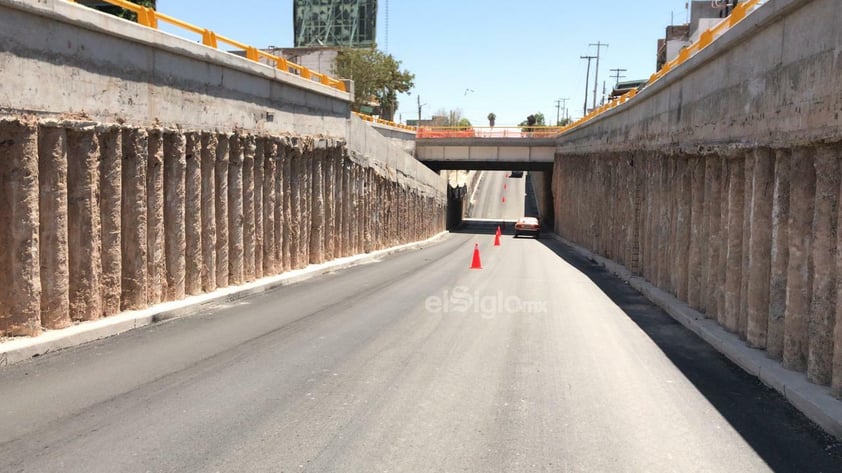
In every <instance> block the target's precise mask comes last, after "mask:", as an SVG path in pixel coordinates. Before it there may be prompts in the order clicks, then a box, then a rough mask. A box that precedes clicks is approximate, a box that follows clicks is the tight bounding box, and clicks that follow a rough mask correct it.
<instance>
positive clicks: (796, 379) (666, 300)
mask: <svg viewBox="0 0 842 473" xmlns="http://www.w3.org/2000/svg"><path fill="white" fill-rule="evenodd" d="M552 236H553V238H555V239H556V240H557V241H559V242H561V243H562V244H564V245H566V246H569V247H570V248H572V249H573V250H575V251H576V252H577V253H579V254H580V255H582V256H584V257H585V258H588V259H590V260H592V261H594V262H596V263H597V264H599V265H600V266H602V267H603V268H605V269H606V270H608V271H609V272H611V273H613V274H614V275H616V276H617V277H619V278H621V279H623V280H624V281H626V282H627V283H628V284H629V285H630V286H631V287H633V288H634V289H636V290H637V291H638V292H640V293H641V294H643V295H644V296H645V297H646V298H647V299H649V300H650V301H651V302H652V303H654V304H655V305H657V306H658V307H660V308H661V309H663V310H664V311H665V312H666V313H668V314H669V315H670V316H671V317H672V318H674V319H675V320H677V321H678V322H679V323H681V325H683V326H684V327H686V328H687V329H688V330H690V331H692V332H693V333H695V334H697V335H698V336H699V337H701V338H702V340H704V341H706V342H707V343H709V344H710V345H711V346H713V347H714V348H715V349H716V350H717V351H719V352H720V353H722V354H723V355H725V357H727V358H728V359H729V360H731V361H732V362H733V363H735V364H736V365H737V366H739V367H741V368H742V369H744V370H745V371H746V372H748V373H749V374H751V375H754V376H756V377H757V378H759V379H760V380H761V381H762V382H763V383H764V384H766V385H767V386H769V387H771V388H773V389H774V390H776V391H778V392H779V393H781V394H782V395H783V396H784V397H785V398H786V399H787V400H788V401H789V402H790V403H791V404H792V405H793V406H795V408H796V409H798V410H799V411H801V412H802V413H803V414H804V415H805V416H807V418H809V419H810V420H812V421H813V422H815V423H816V424H818V425H819V426H820V427H821V428H823V429H824V430H825V431H827V432H828V433H829V434H831V435H833V436H835V437H836V438H837V439H840V440H842V402H840V401H839V400H838V399H836V398H834V397H833V396H831V394H830V388H827V387H825V386H819V385H817V384H813V383H811V382H809V381H807V376H806V374H804V373H798V372H795V371H790V370H788V369H786V368H784V367H783V366H782V365H781V364H780V363H779V362H777V361H775V360H773V359H771V358H768V357H767V356H766V352H764V351H762V350H756V349H754V348H749V347H748V346H747V345H746V344H745V342H743V341H742V340H740V339H739V337H737V336H736V335H735V334H733V333H730V332H728V331H727V330H725V329H724V328H722V327H721V326H720V325H719V324H718V323H716V321H714V320H712V319H708V318H706V317H705V316H704V315H703V314H702V313H700V312H698V311H696V310H694V309H692V308H690V307H689V306H687V305H686V304H684V303H683V302H681V301H680V300H678V299H676V298H675V297H674V296H672V295H671V294H669V293H667V292H665V291H663V290H661V289H659V288H657V287H655V286H653V285H652V284H650V283H649V282H648V281H646V280H645V279H643V278H641V277H638V276H635V275H633V274H632V273H631V271H629V270H628V269H627V268H626V267H625V266H622V265H620V264H618V263H616V262H614V261H611V260H609V259H606V258H604V257H602V256H599V255H596V254H594V253H591V252H590V251H588V250H586V249H585V248H582V247H580V246H578V245H576V244H575V243H572V242H570V241H567V240H565V239H564V238H562V237H560V236H558V235H556V234H553V235H552Z"/></svg>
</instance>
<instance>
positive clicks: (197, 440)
mask: <svg viewBox="0 0 842 473" xmlns="http://www.w3.org/2000/svg"><path fill="white" fill-rule="evenodd" d="M488 182H489V184H488V185H489V186H492V183H491V182H492V181H491V180H489V181H488ZM501 185H502V184H501ZM493 197H494V198H495V199H498V198H499V195H494V196H493ZM494 226H495V224H493V223H484V224H483V223H476V222H474V223H470V224H469V225H468V226H467V227H466V228H464V229H463V230H461V232H460V233H454V234H451V235H449V236H448V237H446V238H445V239H444V240H443V241H441V242H439V243H436V244H433V245H431V246H429V247H427V248H424V249H421V250H417V251H411V252H406V253H402V254H399V255H394V256H391V257H388V258H386V259H384V260H383V261H380V262H378V263H373V264H368V265H363V266H358V267H355V268H352V269H348V270H344V271H340V272H337V273H333V274H330V275H327V276H324V277H321V278H318V279H313V280H309V281H306V282H303V283H299V284H296V285H293V286H288V287H284V288H280V289H278V290H275V291H273V292H271V293H267V294H264V295H261V296H258V297H254V298H250V299H247V300H243V301H241V302H239V303H235V304H232V305H230V306H227V307H220V308H216V309H213V310H208V311H207V312H206V313H203V314H200V315H197V316H193V317H187V318H181V319H176V320H172V321H169V322H165V323H160V324H157V325H154V326H151V327H148V328H144V329H138V330H135V331H132V332H129V333H127V334H123V335H120V336H117V337H112V338H110V339H106V340H101V341H98V342H94V343H90V344H87V345H83V346H80V347H77V348H75V349H70V350H65V351H63V352H58V353H53V354H49V355H46V356H43V357H40V358H36V359H33V360H30V361H27V362H24V363H20V364H17V365H13V366H8V367H5V368H2V369H0V471H2V472H4V473H5V472H17V471H27V472H217V471H219V472H301V471H309V472H334V471H335V472H373V471H390V472H422V471H442V472H444V471H447V472H462V471H465V472H519V471H524V472H526V471H529V472H532V471H552V472H555V471H572V472H589V471H593V472H615V471H619V472H626V471H627V472H642V471H647V472H673V471H675V472H695V471H700V472H701V471H705V472H707V471H709V472H731V471H733V472H754V471H804V472H808V471H827V472H831V471H842V461H840V458H839V452H838V449H839V446H838V444H836V443H834V442H833V441H832V440H831V439H829V438H828V437H827V436H825V435H824V434H823V433H821V432H820V431H819V430H818V429H816V428H815V427H814V426H813V425H812V424H810V423H809V422H808V421H806V420H805V419H804V418H803V417H802V416H801V415H800V414H798V413H797V412H796V411H795V410H794V409H793V408H791V407H790V406H789V405H788V404H787V403H786V402H785V401H783V400H782V399H781V398H780V396H778V395H777V394H776V393H775V392H774V391H771V390H769V389H767V388H765V387H763V386H762V385H760V384H759V383H758V382H757V381H756V380H755V379H754V378H752V377H750V376H748V375H746V374H745V373H744V372H742V371H741V370H739V368H736V367H734V366H733V365H731V364H730V363H729V362H728V361H727V360H726V359H724V358H723V357H722V356H720V355H718V354H717V353H716V352H714V351H713V350H712V349H711V348H710V347H709V346H707V345H706V344H705V343H703V342H702V341H700V340H699V339H698V338H696V337H695V336H694V335H692V334H691V333H689V332H687V331H686V330H684V329H683V328H682V327H681V326H680V325H678V324H677V323H675V322H673V321H672V320H671V319H670V318H669V317H668V316H667V315H665V314H664V313H663V312H661V311H660V310H658V309H657V308H655V307H653V306H652V305H651V304H649V303H648V302H647V301H646V300H645V299H644V298H642V297H641V296H640V295H639V294H637V293H636V292H634V291H633V290H631V289H630V288H629V287H628V286H626V285H625V284H623V283H622V282H619V281H617V280H616V279H614V278H612V277H611V276H609V275H608V274H606V273H605V272H604V271H602V270H601V269H599V268H597V267H595V266H594V265H592V264H591V263H590V262H588V261H586V260H583V259H581V258H579V257H577V256H575V255H574V254H573V253H572V252H571V251H570V250H569V249H567V248H565V247H563V246H562V245H560V244H558V243H557V242H555V241H553V240H551V239H543V240H533V239H526V238H521V239H513V238H511V236H510V235H507V236H505V237H504V238H503V242H502V246H500V247H494V246H492V242H493V235H492V234H491V232H492V231H493V228H494ZM475 242H476V243H479V247H480V250H481V255H482V263H483V269H481V270H470V269H468V266H469V263H470V260H471V253H472V250H473V247H474V243H475Z"/></svg>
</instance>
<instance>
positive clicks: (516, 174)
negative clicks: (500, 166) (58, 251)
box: [509, 171, 523, 177]
mask: <svg viewBox="0 0 842 473" xmlns="http://www.w3.org/2000/svg"><path fill="white" fill-rule="evenodd" d="M509 177H523V171H512V172H510V173H509Z"/></svg>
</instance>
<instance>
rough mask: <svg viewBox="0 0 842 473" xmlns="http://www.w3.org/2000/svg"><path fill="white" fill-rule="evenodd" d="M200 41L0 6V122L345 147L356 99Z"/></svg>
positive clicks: (24, 6) (57, 9) (16, 4)
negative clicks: (127, 126) (32, 118)
mask: <svg viewBox="0 0 842 473" xmlns="http://www.w3.org/2000/svg"><path fill="white" fill-rule="evenodd" d="M185 34H186V35H189V33H187V32H186V31H185ZM200 39H201V38H196V41H190V40H188V39H182V38H177V37H174V36H172V35H169V34H166V33H163V32H160V31H156V30H153V29H150V28H146V27H143V26H140V25H137V24H135V23H132V22H129V21H125V20H122V19H120V18H117V17H115V16H113V15H107V14H104V13H101V12H98V11H95V10H92V9H90V8H86V7H83V6H80V5H77V4H74V3H70V2H66V1H63V0H39V1H37V2H32V1H30V0H0V64H2V65H3V67H0V83H2V84H3V87H2V88H0V114H8V115H15V114H18V113H26V114H34V115H39V116H51V117H57V118H65V117H67V116H68V115H70V116H71V117H72V118H77V119H79V118H82V119H86V120H91V121H97V122H104V123H132V124H138V125H141V126H145V127H150V126H164V127H175V126H180V127H183V128H185V129H196V130H211V129H214V128H220V127H221V128H223V129H233V128H235V127H241V128H244V129H249V130H257V131H259V132H261V133H282V132H294V133H298V134H302V135H313V134H326V135H329V136H333V137H337V138H345V139H347V135H346V133H347V118H348V115H349V113H350V105H351V96H350V94H348V93H344V92H340V91H338V90H336V89H332V88H329V87H324V86H322V85H320V84H318V83H316V82H313V81H311V80H308V79H303V78H301V77H299V76H296V75H294V74H290V73H286V72H281V71H279V70H277V69H274V68H272V67H269V66H266V65H263V64H258V63H255V62H252V61H249V60H247V59H245V58H242V57H239V56H235V55H233V54H229V53H226V52H223V51H221V50H216V49H213V48H209V47H206V46H203V45H202V44H201V42H200V41H199V42H197V41H198V40H200Z"/></svg>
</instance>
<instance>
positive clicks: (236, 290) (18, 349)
mask: <svg viewBox="0 0 842 473" xmlns="http://www.w3.org/2000/svg"><path fill="white" fill-rule="evenodd" d="M447 234H448V232H446V231H445V232H441V233H438V234H436V235H434V236H432V237H431V238H428V239H426V240H421V241H417V242H413V243H407V244H404V245H399V246H394V247H391V248H386V249H383V250H378V251H373V252H371V253H364V254H361V255H355V256H348V257H345V258H338V259H335V260H332V261H329V262H327V263H324V264H319V265H311V266H308V267H306V268H303V269H298V270H293V271H287V272H285V273H283V274H280V275H276V276H269V277H265V278H261V279H258V280H255V281H252V282H250V283H246V284H243V285H240V286H231V287H225V288H222V289H217V290H216V291H214V292H210V293H205V294H199V295H195V296H189V297H187V298H185V299H182V300H179V301H172V302H165V303H162V304H157V305H154V306H152V307H147V308H145V309H142V310H134V311H126V312H122V313H120V314H117V315H114V316H111V317H106V318H103V319H99V320H93V321H89V322H82V323H79V324H77V325H73V326H71V327H67V328H64V329H60V330H48V331H45V332H44V333H42V334H41V335H39V336H37V337H26V338H14V339H11V340H8V341H5V342H0V367H1V366H6V365H11V364H14V363H18V362H20V361H23V360H26V359H29V358H32V357H36V356H40V355H44V354H47V353H50V352H54V351H58V350H62V349H65V348H70V347H74V346H77V345H81V344H83V343H87V342H91V341H94V340H99V339H101V338H105V337H110V336H113V335H118V334H120V333H123V332H127V331H129V330H133V329H136V328H140V327H145V326H147V325H151V324H154V323H156V322H161V321H165V320H170V319H174V318H179V317H186V316H190V315H194V314H197V313H199V312H200V311H203V310H206V309H208V308H211V307H214V306H217V305H220V304H226V303H229V302H233V301H236V300H239V299H242V298H244V297H248V296H253V295H257V294H261V293H264V292H268V291H271V290H272V289H275V288H278V287H283V286H289V285H291V284H295V283H298V282H301V281H305V280H307V279H311V278H313V277H316V276H321V275H324V274H328V273H332V272H335V271H339V270H342V269H347V268H351V267H354V266H358V265H361V264H366V263H372V262H376V261H377V260H378V259H379V258H382V257H384V256H389V255H392V254H396V253H400V252H403V251H408V250H414V249H420V248H423V247H425V246H427V245H430V244H432V243H435V242H437V241H439V240H441V239H442V238H443V237H444V235H447Z"/></svg>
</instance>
